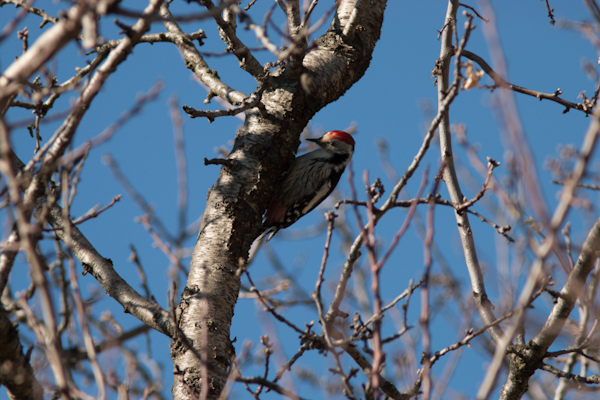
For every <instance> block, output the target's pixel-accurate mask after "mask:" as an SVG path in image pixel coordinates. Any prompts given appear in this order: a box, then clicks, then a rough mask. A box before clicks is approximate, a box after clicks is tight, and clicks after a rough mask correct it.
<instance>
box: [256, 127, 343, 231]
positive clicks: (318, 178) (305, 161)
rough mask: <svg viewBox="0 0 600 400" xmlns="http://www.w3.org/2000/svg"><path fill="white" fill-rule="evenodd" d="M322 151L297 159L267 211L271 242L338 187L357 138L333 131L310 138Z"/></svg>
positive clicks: (265, 220) (266, 218) (264, 227)
mask: <svg viewBox="0 0 600 400" xmlns="http://www.w3.org/2000/svg"><path fill="white" fill-rule="evenodd" d="M308 140H310V141H311V142H315V143H316V144H318V145H319V149H317V150H315V151H312V152H310V153H306V154H303V155H301V156H299V157H296V158H295V159H294V160H293V161H292V164H291V166H290V169H289V171H288V172H287V173H286V175H285V177H284V178H283V181H282V182H281V184H280V185H279V187H278V189H277V190H276V192H275V194H274V195H273V199H272V200H271V203H270V204H269V207H268V208H267V211H266V212H265V216H264V221H263V229H264V230H267V229H271V234H270V236H269V238H268V239H271V238H272V237H273V235H274V234H275V233H277V231H278V230H279V229H283V228H287V227H288V226H290V225H292V224H293V223H294V222H296V221H298V219H300V218H301V217H303V216H304V215H306V214H308V213H309V212H310V211H312V210H313V209H314V208H315V207H317V206H318V205H319V204H321V202H322V201H323V200H325V199H326V198H327V197H328V196H329V195H330V194H331V192H333V189H335V187H336V185H337V184H338V182H339V180H340V177H341V176H342V173H343V172H344V170H345V169H346V165H348V163H349V162H350V158H352V153H353V152H354V139H353V138H352V136H350V135H349V134H347V133H346V132H343V131H330V132H327V133H326V134H325V135H323V137H322V138H320V139H308Z"/></svg>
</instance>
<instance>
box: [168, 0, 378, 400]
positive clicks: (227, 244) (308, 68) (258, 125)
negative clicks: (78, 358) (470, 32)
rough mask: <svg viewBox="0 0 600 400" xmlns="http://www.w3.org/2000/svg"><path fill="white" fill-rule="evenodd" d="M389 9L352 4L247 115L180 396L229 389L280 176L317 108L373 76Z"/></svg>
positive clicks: (191, 310)
mask: <svg viewBox="0 0 600 400" xmlns="http://www.w3.org/2000/svg"><path fill="white" fill-rule="evenodd" d="M356 3H363V5H362V7H361V6H360V4H359V5H358V7H356V6H357V4H356ZM365 3H366V4H365ZM385 5H386V1H385V0H373V1H369V2H368V3H367V2H365V1H360V2H357V1H356V0H354V1H342V2H341V4H340V5H339V7H338V10H337V12H336V13H335V15H334V20H333V23H332V25H331V28H330V29H329V30H328V32H327V33H325V34H324V35H323V36H322V37H320V38H319V39H318V40H317V44H318V47H317V48H315V49H313V50H311V51H310V52H308V53H307V54H306V55H305V56H304V58H303V60H302V67H301V68H300V69H299V70H298V69H295V68H291V67H290V66H289V64H288V66H287V68H286V67H281V68H279V69H278V70H277V71H275V72H273V73H272V74H271V77H270V78H269V79H268V80H267V81H266V82H267V83H266V86H265V90H264V93H263V96H262V101H261V107H260V109H259V108H254V109H251V110H249V111H247V112H246V120H245V123H244V125H243V126H242V128H241V129H240V130H239V131H238V132H237V135H236V138H235V143H234V145H233V149H232V151H231V154H230V155H229V156H228V157H227V160H226V161H225V163H224V164H223V166H222V168H221V172H220V174H219V177H218V179H217V182H216V183H215V184H214V186H213V187H212V188H211V189H210V190H209V193H208V202H207V206H206V210H205V211H204V216H203V219H202V224H201V226H200V232H199V235H198V240H197V242H196V247H195V249H194V253H193V256H192V261H191V267H190V273H189V276H188V281H187V284H186V287H185V289H184V291H183V295H182V300H181V303H180V304H179V307H178V310H177V311H178V318H179V320H178V325H179V329H180V334H178V339H175V340H174V342H173V344H172V347H171V355H172V358H173V363H174V379H173V380H174V384H173V396H174V398H176V399H185V398H196V396H199V395H201V394H202V391H204V390H205V388H207V387H208V393H206V392H205V393H204V394H203V395H206V396H208V398H217V397H218V396H219V394H220V393H221V391H222V390H223V388H224V386H225V383H226V377H227V373H228V368H229V366H230V359H231V357H232V355H233V354H234V352H235V350H234V348H233V346H232V344H231V341H230V339H229V329H230V326H231V319H232V317H233V309H234V306H235V303H236V301H237V298H238V292H239V287H240V276H239V273H238V270H239V268H240V265H243V264H244V262H245V260H246V259H247V256H248V251H249V249H250V246H251V245H252V243H253V241H254V240H255V239H256V237H257V235H258V233H259V227H260V226H261V219H262V214H263V212H264V210H265V208H266V206H267V204H268V202H269V200H270V198H271V196H272V194H273V187H274V185H275V183H276V182H277V179H278V178H279V176H280V172H281V171H282V170H284V169H287V168H288V166H289V163H290V161H291V160H292V158H293V156H294V153H295V151H296V149H297V148H298V145H299V137H300V133H301V132H302V130H303V129H304V127H305V126H306V125H307V123H308V121H309V120H310V119H311V118H312V117H313V116H314V115H315V113H317V112H318V111H319V110H320V109H321V108H323V107H325V106H326V105H327V104H329V103H331V102H333V101H335V100H337V99H338V98H339V97H340V96H342V95H343V94H344V93H345V92H346V90H348V89H349V88H350V87H351V86H352V85H353V84H354V83H355V82H357V81H358V80H359V79H360V78H361V77H362V76H363V75H364V73H365V71H366V69H367V67H368V66H369V63H370V61H371V56H372V53H373V50H374V48H375V43H376V42H377V40H378V39H379V36H380V32H381V25H382V22H383V13H384V10H385ZM361 8H362V10H361ZM353 11H354V14H353ZM345 28H346V29H345ZM293 61H294V58H292V63H293ZM182 337H185V338H186V339H181V338H182ZM190 346H191V348H190ZM200 359H202V360H207V361H206V363H204V362H201V361H200ZM206 379H207V382H208V383H209V384H208V386H207V385H205V380H206Z"/></svg>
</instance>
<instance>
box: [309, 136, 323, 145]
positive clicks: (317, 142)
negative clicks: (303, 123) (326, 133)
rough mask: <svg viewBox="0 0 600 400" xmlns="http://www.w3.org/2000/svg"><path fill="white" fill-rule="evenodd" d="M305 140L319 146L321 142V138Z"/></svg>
mask: <svg viewBox="0 0 600 400" xmlns="http://www.w3.org/2000/svg"><path fill="white" fill-rule="evenodd" d="M306 140H308V141H309V142H314V143H316V144H319V145H320V144H321V141H322V140H323V138H322V137H320V138H318V139H306Z"/></svg>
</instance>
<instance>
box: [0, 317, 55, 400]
mask: <svg viewBox="0 0 600 400" xmlns="http://www.w3.org/2000/svg"><path fill="white" fill-rule="evenodd" d="M0 332H2V335H0V384H2V385H4V386H6V390H7V392H8V397H9V398H10V399H22V400H42V399H43V398H44V391H43V389H42V386H41V385H40V383H39V382H38V381H37V379H36V378H35V375H34V373H33V368H31V365H30V364H29V356H25V355H23V346H21V342H20V341H19V333H18V331H17V328H16V327H15V326H14V325H13V323H12V322H11V320H10V319H9V318H8V315H7V314H6V310H4V307H2V306H0Z"/></svg>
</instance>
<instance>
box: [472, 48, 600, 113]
mask: <svg viewBox="0 0 600 400" xmlns="http://www.w3.org/2000/svg"><path fill="white" fill-rule="evenodd" d="M462 54H463V55H464V56H465V57H467V58H468V59H470V60H473V61H474V62H476V63H477V64H479V66H480V67H481V68H482V69H483V70H484V71H485V73H486V74H488V75H489V77H490V78H492V79H493V80H494V87H500V88H504V89H509V90H512V91H515V92H517V93H523V94H526V95H528V96H533V97H535V98H536V99H538V100H540V101H541V100H551V101H554V102H556V103H558V104H561V105H563V106H565V107H566V109H565V111H563V113H567V112H569V110H570V109H572V108H573V109H575V110H579V111H582V112H584V113H585V114H586V115H589V114H591V113H592V112H593V109H592V108H590V107H588V106H587V105H586V104H584V103H573V102H570V101H567V100H564V99H562V98H560V97H559V95H561V94H562V91H561V90H560V89H557V90H556V92H554V93H542V92H538V91H537V90H531V89H527V88H524V87H521V86H517V85H513V84H512V83H509V82H507V81H505V80H504V78H502V77H501V76H500V75H499V74H498V73H497V72H496V71H494V70H493V69H492V67H490V65H489V64H488V63H487V62H486V61H485V60H484V59H483V58H481V57H479V56H478V55H477V54H475V53H472V52H470V51H468V50H463V51H462Z"/></svg>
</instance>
